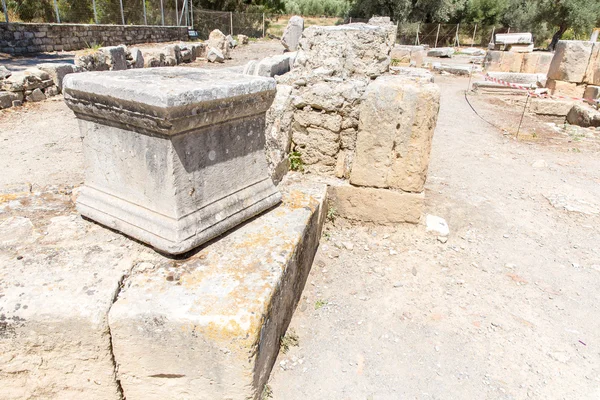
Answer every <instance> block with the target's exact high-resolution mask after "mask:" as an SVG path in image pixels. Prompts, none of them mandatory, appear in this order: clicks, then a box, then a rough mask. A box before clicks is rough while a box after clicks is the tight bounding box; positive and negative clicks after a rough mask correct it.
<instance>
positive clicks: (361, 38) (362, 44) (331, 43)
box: [296, 24, 394, 78]
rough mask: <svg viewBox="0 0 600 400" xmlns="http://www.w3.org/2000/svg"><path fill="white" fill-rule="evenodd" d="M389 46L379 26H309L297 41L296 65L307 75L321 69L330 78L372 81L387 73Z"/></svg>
mask: <svg viewBox="0 0 600 400" xmlns="http://www.w3.org/2000/svg"><path fill="white" fill-rule="evenodd" d="M393 45H394V40H393V38H390V33H389V31H388V30H387V28H385V27H381V26H374V25H365V24H350V25H339V26H310V27H308V28H306V29H305V30H304V34H303V35H302V38H301V39H300V46H299V48H300V51H299V52H298V57H297V59H296V64H298V65H299V66H301V67H302V69H303V70H304V71H305V72H307V73H308V72H310V73H315V72H316V70H318V69H322V70H328V71H330V73H329V75H330V76H334V77H340V78H349V77H359V76H364V77H369V78H375V77H377V76H379V75H382V74H384V73H385V72H387V70H388V68H389V64H390V52H391V49H392V46H393Z"/></svg>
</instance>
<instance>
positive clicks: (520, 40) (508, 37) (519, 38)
mask: <svg viewBox="0 0 600 400" xmlns="http://www.w3.org/2000/svg"><path fill="white" fill-rule="evenodd" d="M494 43H496V44H504V45H510V44H526V45H528V44H531V43H533V35H532V34H531V33H530V32H522V33H520V32H515V33H497V34H496V35H495V37H494Z"/></svg>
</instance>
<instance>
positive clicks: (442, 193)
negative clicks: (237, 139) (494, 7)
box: [0, 47, 600, 400]
mask: <svg viewBox="0 0 600 400" xmlns="http://www.w3.org/2000/svg"><path fill="white" fill-rule="evenodd" d="M248 49H251V48H250V47H249V48H248ZM250 53H251V52H250ZM248 56H250V54H249V55H248ZM241 62H242V61H241V60H240V63H241ZM224 66H227V64H225V65H224ZM436 82H437V83H438V84H439V85H440V87H441V90H442V105H441V110H440V116H439V121H438V126H437V129H436V132H435V136H434V141H433V149H432V154H431V165H430V173H429V179H428V183H427V187H426V197H427V205H426V212H427V213H429V214H434V215H438V216H441V217H443V218H445V219H446V220H447V222H448V224H449V226H450V235H449V236H448V238H447V242H445V243H444V239H439V238H438V237H436V235H433V234H431V233H427V232H426V231H425V227H424V226H423V225H397V226H386V227H382V226H374V225H368V224H364V225H358V224H353V223H350V222H348V221H345V220H342V219H340V218H335V213H332V219H333V221H330V222H328V224H327V226H326V229H325V232H324V235H323V238H322V241H321V246H320V248H319V251H318V254H317V256H316V258H315V262H314V264H313V269H312V271H311V274H310V277H309V280H308V282H307V286H306V288H305V291H304V295H303V299H302V301H301V303H300V305H299V306H298V309H297V310H296V313H295V315H294V318H293V320H292V323H291V329H290V331H291V330H293V331H295V333H296V334H297V336H298V340H299V346H292V347H290V349H289V350H288V352H287V353H285V354H283V353H281V354H280V356H279V358H278V360H277V364H276V366H275V368H274V370H273V373H272V378H271V381H270V384H269V388H270V396H271V397H272V398H273V399H276V400H297V399H311V400H312V399H314V400H317V399H318V400H322V399H339V400H345V399H352V400H354V399H361V400H378V399H413V398H419V399H524V398H534V399H599V398H600V306H599V304H600V290H598V288H600V157H599V153H598V143H599V136H600V132H598V131H594V130H578V131H576V132H575V133H573V131H570V130H561V129H560V127H552V126H549V125H545V124H544V123H542V122H540V121H539V120H537V119H534V118H533V117H532V116H526V117H525V122H524V128H523V132H524V134H523V136H522V137H521V139H520V140H519V141H516V140H514V139H513V138H512V136H511V134H514V132H515V131H516V126H517V124H518V121H519V119H520V115H521V114H520V111H521V108H520V107H518V106H517V105H510V101H511V100H509V101H508V103H507V102H505V101H497V100H491V99H490V98H488V97H484V96H471V97H469V100H470V101H471V103H472V104H473V106H474V108H475V109H476V110H477V111H478V112H479V113H480V114H481V115H482V116H483V117H484V118H485V119H486V120H488V121H491V122H493V123H494V124H496V125H498V126H499V127H500V128H501V129H497V128H495V127H493V126H492V125H490V124H489V123H488V122H485V121H484V120H482V119H481V118H480V117H478V116H477V115H476V114H475V113H474V112H473V111H472V110H471V108H470V107H469V105H468V104H467V102H466V101H465V97H464V90H465V88H466V87H467V79H466V78H455V77H439V76H437V77H436ZM513 100H514V101H517V100H516V99H513ZM534 128H535V129H538V131H536V132H537V133H536V135H533V133H532V130H533V129H534ZM0 143H2V146H0V168H1V170H2V173H1V174H0V193H2V192H4V193H9V192H15V191H27V190H30V188H38V187H39V188H42V187H46V188H47V187H72V186H78V185H80V184H81V181H82V170H83V159H82V155H81V150H80V147H81V145H80V138H79V131H78V129H77V124H76V121H75V119H74V117H73V115H72V113H71V112H70V111H69V110H68V109H67V107H66V106H65V105H64V103H63V102H62V101H61V99H60V97H58V98H56V100H49V101H44V102H41V103H37V104H28V105H26V106H24V107H21V108H14V109H8V110H3V111H0ZM1 220H2V216H0V221H1Z"/></svg>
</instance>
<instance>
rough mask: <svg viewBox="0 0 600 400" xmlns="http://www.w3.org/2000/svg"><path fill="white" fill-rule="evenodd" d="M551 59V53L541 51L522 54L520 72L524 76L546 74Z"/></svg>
mask: <svg viewBox="0 0 600 400" xmlns="http://www.w3.org/2000/svg"><path fill="white" fill-rule="evenodd" d="M552 57H554V55H553V54H552V53H549V52H541V51H536V52H534V53H528V54H524V55H523V64H522V65H521V71H520V72H522V73H526V74H548V69H549V68H550V63H551V62H552Z"/></svg>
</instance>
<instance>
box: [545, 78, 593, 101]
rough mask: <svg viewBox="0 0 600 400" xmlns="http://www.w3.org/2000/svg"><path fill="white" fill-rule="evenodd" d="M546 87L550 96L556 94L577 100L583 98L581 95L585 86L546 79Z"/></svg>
mask: <svg viewBox="0 0 600 400" xmlns="http://www.w3.org/2000/svg"><path fill="white" fill-rule="evenodd" d="M546 87H547V88H548V89H549V90H550V94H558V95H563V96H570V97H577V98H583V93H584V92H585V84H577V83H573V82H563V81H557V80H554V79H548V81H547V82H546Z"/></svg>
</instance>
